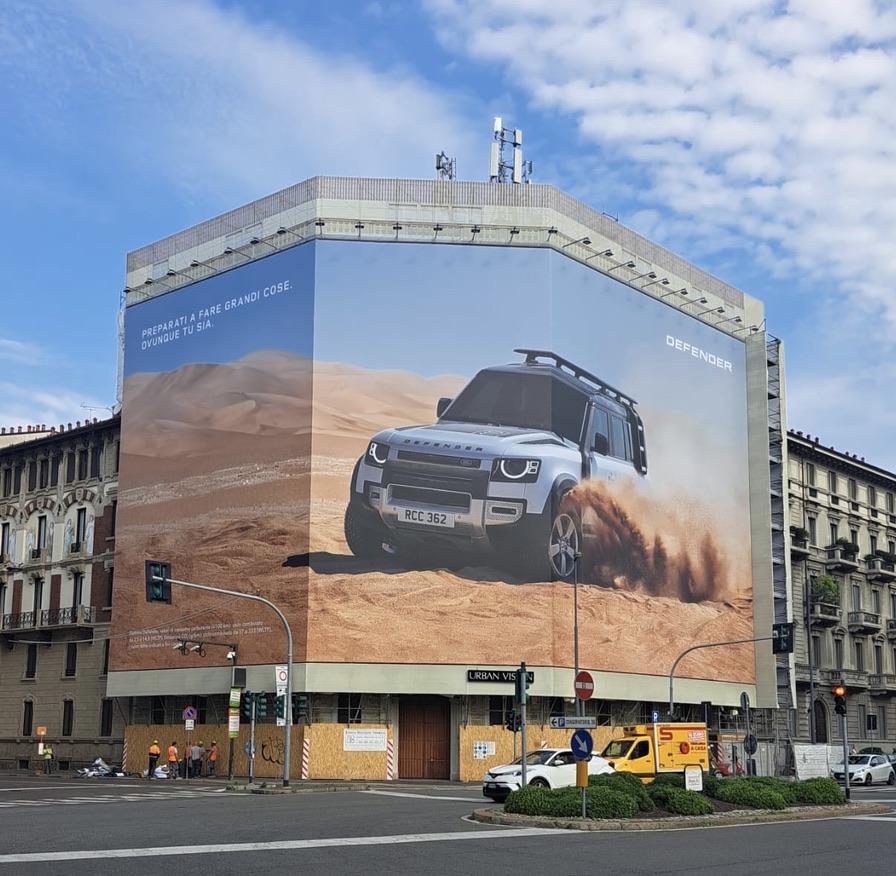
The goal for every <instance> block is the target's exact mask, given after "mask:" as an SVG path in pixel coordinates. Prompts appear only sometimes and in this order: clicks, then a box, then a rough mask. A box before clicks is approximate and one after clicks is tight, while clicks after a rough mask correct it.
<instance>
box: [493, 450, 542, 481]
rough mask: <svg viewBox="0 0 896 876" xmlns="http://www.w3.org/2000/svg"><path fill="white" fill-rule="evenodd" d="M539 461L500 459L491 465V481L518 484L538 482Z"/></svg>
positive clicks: (512, 457)
mask: <svg viewBox="0 0 896 876" xmlns="http://www.w3.org/2000/svg"><path fill="white" fill-rule="evenodd" d="M540 468H541V460H540V459H525V458H521V457H514V456H509V457H502V458H501V459H496V460H495V461H494V462H493V463H492V474H491V479H492V480H493V481H510V482H516V483H518V484H534V483H535V481H537V480H538V470H539V469H540Z"/></svg>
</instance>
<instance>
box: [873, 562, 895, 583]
mask: <svg viewBox="0 0 896 876" xmlns="http://www.w3.org/2000/svg"><path fill="white" fill-rule="evenodd" d="M865 566H866V569H865V574H866V576H867V577H868V580H869V581H881V582H883V583H885V584H890V583H892V582H894V581H896V566H894V565H893V563H888V562H887V561H886V560H885V559H884V558H883V557H871V558H870V559H867V560H865Z"/></svg>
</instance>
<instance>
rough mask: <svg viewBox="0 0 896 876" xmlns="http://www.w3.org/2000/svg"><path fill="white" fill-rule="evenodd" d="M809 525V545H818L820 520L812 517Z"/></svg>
mask: <svg viewBox="0 0 896 876" xmlns="http://www.w3.org/2000/svg"><path fill="white" fill-rule="evenodd" d="M807 522H808V524H809V544H818V518H817V517H810V518H809V519H808V521H807Z"/></svg>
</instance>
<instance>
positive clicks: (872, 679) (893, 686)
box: [868, 675, 896, 697]
mask: <svg viewBox="0 0 896 876" xmlns="http://www.w3.org/2000/svg"><path fill="white" fill-rule="evenodd" d="M868 692H869V693H870V694H871V696H873V697H881V696H896V675H869V676H868Z"/></svg>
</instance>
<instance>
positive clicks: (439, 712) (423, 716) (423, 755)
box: [398, 696, 451, 779]
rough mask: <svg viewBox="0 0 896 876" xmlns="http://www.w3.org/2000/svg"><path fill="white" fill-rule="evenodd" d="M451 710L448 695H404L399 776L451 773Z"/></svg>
mask: <svg viewBox="0 0 896 876" xmlns="http://www.w3.org/2000/svg"><path fill="white" fill-rule="evenodd" d="M450 721H451V712H450V708H449V704H448V700H446V699H445V698H444V697H436V696H419V697H411V696H408V697H402V698H401V701H400V702H399V704H398V778H400V779H447V778H450V775H451V740H450Z"/></svg>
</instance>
